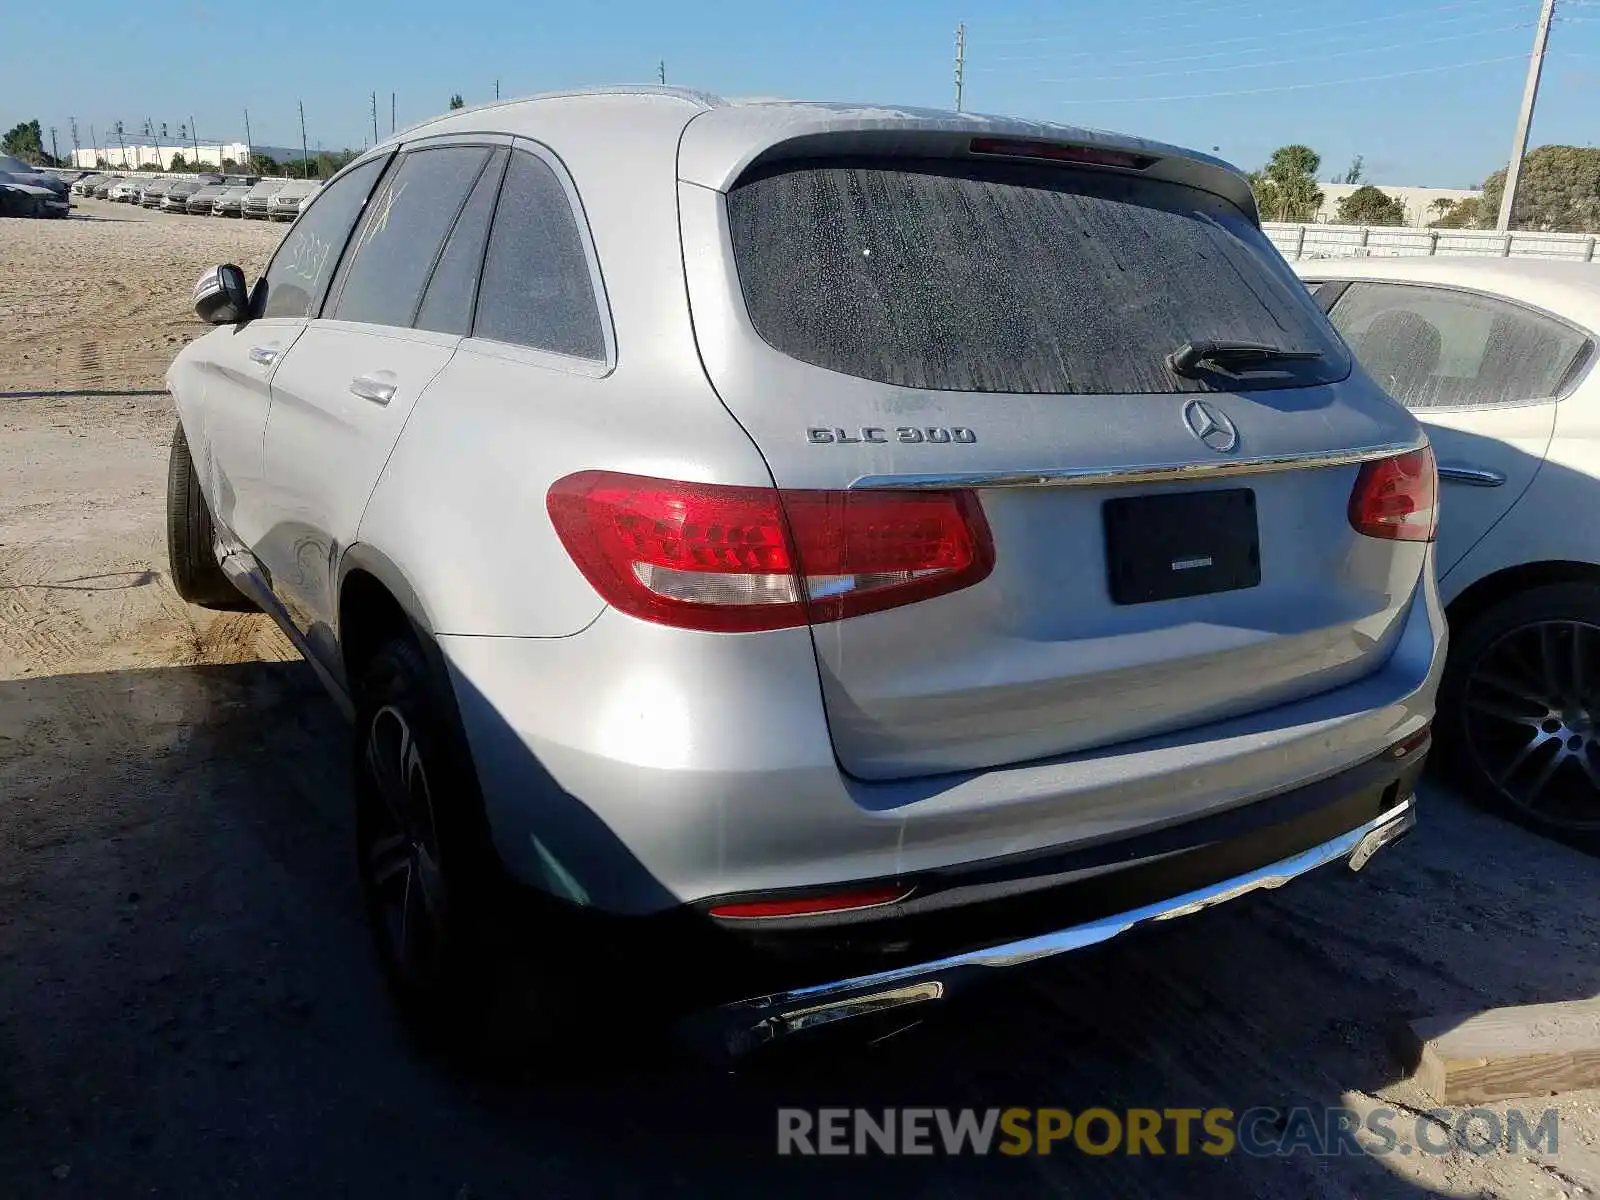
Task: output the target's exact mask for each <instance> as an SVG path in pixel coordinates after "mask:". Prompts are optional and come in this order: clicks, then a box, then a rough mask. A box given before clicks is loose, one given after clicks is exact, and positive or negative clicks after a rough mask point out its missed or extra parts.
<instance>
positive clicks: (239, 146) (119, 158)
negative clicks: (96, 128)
mask: <svg viewBox="0 0 1600 1200" xmlns="http://www.w3.org/2000/svg"><path fill="white" fill-rule="evenodd" d="M180 154H181V155H183V157H184V161H186V162H191V163H192V162H202V163H205V164H206V165H207V166H212V167H221V166H222V163H223V160H224V159H229V158H231V159H233V161H234V162H236V163H239V164H240V165H241V166H243V165H244V164H245V163H247V162H249V161H250V147H249V146H248V145H246V144H245V143H244V142H201V143H200V144H199V146H196V145H194V143H192V142H171V143H168V144H166V145H161V146H155V145H148V144H145V143H142V142H129V143H128V144H127V145H126V146H122V145H117V146H102V147H98V148H96V147H93V146H86V147H84V148H83V149H81V150H74V151H73V152H72V165H73V166H75V167H78V168H80V169H83V170H93V169H94V168H95V167H96V166H98V165H99V164H100V163H102V162H103V163H105V164H106V166H107V167H109V168H111V169H112V170H118V171H135V170H138V169H139V168H140V167H142V166H144V165H145V164H146V163H160V164H161V169H162V170H163V171H165V170H167V169H169V168H170V167H171V166H172V160H173V159H174V158H176V157H177V156H178V155H180Z"/></svg>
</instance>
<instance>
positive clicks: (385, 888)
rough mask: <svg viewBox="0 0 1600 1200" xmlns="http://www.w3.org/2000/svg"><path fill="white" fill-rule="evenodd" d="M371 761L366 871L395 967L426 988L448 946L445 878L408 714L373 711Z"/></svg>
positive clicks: (405, 977)
mask: <svg viewBox="0 0 1600 1200" xmlns="http://www.w3.org/2000/svg"><path fill="white" fill-rule="evenodd" d="M365 760H366V762H365V765H366V770H367V772H368V774H369V782H370V784H371V793H372V797H371V801H370V802H369V812H368V821H367V829H366V832H365V836H364V838H363V841H362V847H361V852H362V857H363V869H364V870H365V871H366V873H367V881H368V885H369V887H370V889H371V894H372V896H373V898H374V900H375V901H376V904H377V908H378V913H379V917H380V931H381V933H382V934H383V936H384V937H385V940H386V941H387V943H388V948H389V951H390V956H391V958H392V960H393V965H394V967H395V969H396V970H397V972H398V973H399V974H400V976H401V978H402V979H403V980H404V981H405V982H406V983H408V984H410V985H412V986H424V987H425V986H426V985H427V983H428V981H429V980H430V979H431V978H432V977H433V976H434V975H435V974H436V973H437V970H438V967H439V962H440V955H441V950H442V946H443V930H444V898H445V891H444V879H443V876H442V874H441V872H440V867H439V842H438V833H437V829H436V827H435V823H434V818H433V797H432V793H431V791H430V790H429V786H428V773H427V769H426V767H425V766H424V764H423V761H422V754H421V752H420V750H419V749H418V746H417V741H416V738H415V737H414V736H413V734H412V731H411V726H410V724H409V722H408V721H407V720H406V717H405V714H404V713H402V712H401V711H400V710H399V709H398V708H395V707H394V706H393V705H388V706H385V707H384V708H381V709H379V710H378V711H377V713H376V714H374V716H373V718H372V722H371V724H370V725H369V726H368V729H367V741H366V753H365Z"/></svg>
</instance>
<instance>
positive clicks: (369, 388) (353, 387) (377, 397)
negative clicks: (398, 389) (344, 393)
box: [350, 375, 395, 404]
mask: <svg viewBox="0 0 1600 1200" xmlns="http://www.w3.org/2000/svg"><path fill="white" fill-rule="evenodd" d="M394 387H395V385H394V384H392V383H388V382H386V381H385V380H382V379H374V378H373V377H372V376H371V375H357V376H356V377H355V378H354V379H352V380H351V381H350V394H351V395H353V396H360V397H361V398H362V399H363V400H371V401H372V402H373V403H374V404H387V403H389V401H391V400H393V399H394Z"/></svg>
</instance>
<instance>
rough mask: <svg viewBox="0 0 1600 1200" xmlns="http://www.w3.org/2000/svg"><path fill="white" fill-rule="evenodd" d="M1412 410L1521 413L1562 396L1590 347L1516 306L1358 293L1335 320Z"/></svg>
mask: <svg viewBox="0 0 1600 1200" xmlns="http://www.w3.org/2000/svg"><path fill="white" fill-rule="evenodd" d="M1329 318H1330V319H1331V320H1332V321H1333V324H1334V326H1335V328H1337V329H1338V330H1339V332H1340V333H1341V334H1342V335H1343V336H1344V339H1345V341H1347V342H1348V343H1349V344H1350V348H1351V349H1352V350H1353V351H1355V354H1356V357H1357V358H1358V359H1359V360H1360V361H1361V365H1362V366H1363V367H1365V368H1366V370H1367V372H1368V374H1370V375H1371V376H1372V377H1373V378H1374V379H1376V380H1377V381H1378V383H1380V384H1382V385H1383V387H1384V388H1386V389H1387V390H1388V392H1389V393H1390V395H1392V396H1394V398H1395V399H1397V400H1399V401H1400V402H1401V403H1402V404H1404V405H1406V406H1407V407H1408V408H1442V407H1453V406H1462V405H1468V406H1476V405H1490V404H1515V403H1520V402H1523V401H1528V400H1539V399H1545V398H1547V397H1550V396H1554V395H1556V394H1557V392H1558V391H1559V390H1560V388H1561V385H1562V382H1563V381H1564V380H1565V379H1566V377H1567V375H1568V373H1569V371H1570V370H1571V369H1572V366H1573V364H1574V363H1575V361H1576V360H1577V357H1578V355H1579V354H1580V353H1582V352H1583V351H1584V350H1585V347H1586V345H1587V339H1586V338H1585V337H1584V335H1583V334H1581V333H1579V332H1578V331H1576V330H1574V329H1572V328H1570V327H1568V326H1566V325H1563V324H1561V323H1560V322H1559V321H1555V320H1552V319H1551V318H1549V317H1546V316H1544V315H1542V314H1540V313H1536V312H1533V311H1532V310H1530V309H1526V308H1523V307H1521V306H1520V305H1517V304H1512V303H1510V302H1509V301H1504V300H1498V299H1495V298H1493V297H1489V296H1481V295H1477V294H1475V293H1472V292H1461V291H1454V290H1452V289H1449V288H1436V287H1423V286H1417V285H1412V284H1400V283H1366V282H1363V283H1352V284H1351V285H1350V286H1349V287H1348V288H1347V289H1346V290H1345V292H1344V294H1343V295H1342V296H1341V297H1340V298H1339V301H1338V303H1337V304H1335V305H1334V306H1333V311H1332V312H1331V313H1329Z"/></svg>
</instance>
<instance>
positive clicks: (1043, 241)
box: [728, 161, 1349, 395]
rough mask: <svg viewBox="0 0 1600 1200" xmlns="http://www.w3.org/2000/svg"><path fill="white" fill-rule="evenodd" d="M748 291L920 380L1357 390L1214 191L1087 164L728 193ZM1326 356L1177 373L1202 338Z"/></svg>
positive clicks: (785, 319) (911, 168)
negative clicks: (1180, 356)
mask: <svg viewBox="0 0 1600 1200" xmlns="http://www.w3.org/2000/svg"><path fill="white" fill-rule="evenodd" d="M728 217H729V225H730V228H731V233H732V239H733V251H734V258H735V262H736V264H737V267H738V273H739V283H740V287H741V289H742V291H743V293H744V299H745V304H746V307H747V309H748V310H749V313H750V318H751V321H752V322H753V323H754V325H755V328H756V330H757V332H759V333H760V335H761V336H762V338H763V339H765V340H766V341H767V342H768V343H769V344H770V345H772V346H773V347H775V348H776V349H778V350H780V351H782V352H783V353H785V354H787V355H789V356H791V357H793V358H797V359H800V360H801V361H803V362H808V363H812V364H814V365H816V366H820V367H827V368H829V369H830V370H834V371H840V372H843V373H844V374H847V375H855V376H859V377H861V378H863V379H871V380H875V381H877V382H880V383H889V384H896V385H899V386H902V387H912V388H929V389H938V390H951V391H974V392H1043V393H1071V394H1079V395H1085V394H1097V393H1127V392H1183V391H1215V390H1229V391H1238V390H1245V389H1253V388H1267V387H1271V388H1281V387H1292V386H1305V385H1309V384H1313V383H1324V382H1329V381H1331V380H1336V379H1342V378H1343V377H1344V376H1345V375H1346V374H1347V373H1348V371H1349V360H1348V356H1347V355H1346V354H1345V352H1344V350H1343V348H1342V346H1341V345H1340V344H1339V341H1338V339H1337V338H1336V337H1335V336H1333V333H1332V331H1331V330H1330V329H1329V328H1328V325H1327V321H1326V319H1325V318H1324V317H1323V316H1322V314H1321V313H1320V312H1319V311H1318V310H1317V307H1316V305H1315V304H1314V303H1313V302H1312V299H1311V296H1310V294H1309V293H1308V292H1307V291H1306V289H1305V287H1304V286H1303V285H1302V284H1301V283H1300V282H1299V281H1298V280H1297V279H1296V278H1295V277H1294V275H1293V273H1292V272H1291V271H1290V270H1289V268H1288V267H1287V265H1286V264H1285V263H1284V262H1283V261H1282V259H1281V258H1280V257H1279V255H1278V253H1277V251H1275V250H1274V249H1273V248H1272V246H1271V244H1270V243H1269V242H1268V241H1267V239H1266V237H1265V235H1263V234H1262V233H1261V231H1260V229H1259V228H1257V227H1256V226H1255V225H1253V224H1252V223H1251V222H1250V221H1249V219H1248V218H1246V217H1245V215H1244V214H1243V213H1242V212H1240V211H1239V210H1238V209H1237V208H1235V207H1233V206H1232V205H1231V204H1229V203H1227V202H1226V201H1224V200H1222V199H1220V198H1218V197H1215V196H1212V195H1210V194H1208V193H1204V192H1199V191H1196V190H1194V189H1191V188H1185V187H1180V186H1177V185H1175V184H1166V183H1160V182H1157V181H1153V180H1146V179H1132V178H1126V177H1121V176H1111V175H1103V174H1099V173H1095V172H1088V171H1074V170H1070V169H1061V168H1034V167H1027V166H1009V165H1008V166H999V165H990V164H979V163H960V164H953V163H949V162H928V163H906V162H903V161H895V162H893V163H889V164H883V163H862V162H860V161H851V162H849V163H847V164H839V163H816V164H808V165H806V166H803V167H800V168H799V169H790V170H784V171H781V172H779V173H774V174H769V175H766V176H764V177H758V178H755V179H754V180H752V181H749V182H746V183H743V184H741V185H740V186H738V187H736V188H735V189H734V190H733V191H732V192H731V193H730V194H729V196H728ZM1201 341H1230V342H1250V343H1256V344H1260V345H1267V346H1273V347H1277V348H1279V349H1286V350H1316V351H1320V352H1321V353H1322V355H1323V357H1322V358H1321V359H1318V360H1313V361H1309V362H1297V363H1281V364H1279V363H1275V364H1273V365H1272V367H1271V368H1270V369H1264V368H1256V369H1252V370H1249V371H1246V372H1242V373H1240V374H1237V375H1228V374H1225V373H1213V372H1206V373H1204V374H1203V376H1202V377H1201V378H1198V379H1191V378H1186V377H1184V376H1179V375H1176V374H1174V373H1173V372H1172V371H1171V370H1170V369H1169V367H1168V366H1167V362H1166V357H1167V355H1168V354H1170V353H1171V352H1172V351H1174V350H1177V349H1178V348H1179V347H1180V346H1183V345H1184V344H1186V343H1197V342H1201Z"/></svg>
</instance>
